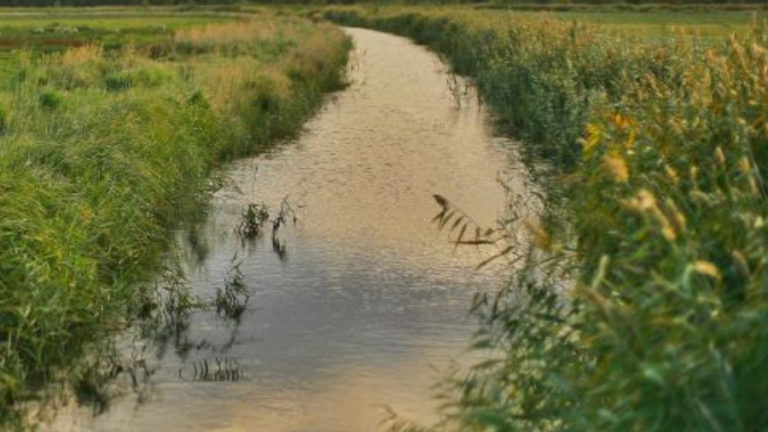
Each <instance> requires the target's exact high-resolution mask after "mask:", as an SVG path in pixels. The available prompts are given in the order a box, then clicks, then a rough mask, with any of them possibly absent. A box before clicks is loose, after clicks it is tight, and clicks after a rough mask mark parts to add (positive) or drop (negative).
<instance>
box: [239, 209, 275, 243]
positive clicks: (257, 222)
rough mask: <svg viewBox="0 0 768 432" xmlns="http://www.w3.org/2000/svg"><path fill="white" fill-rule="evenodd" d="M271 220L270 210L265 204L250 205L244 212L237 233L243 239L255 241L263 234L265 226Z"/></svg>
mask: <svg viewBox="0 0 768 432" xmlns="http://www.w3.org/2000/svg"><path fill="white" fill-rule="evenodd" d="M268 220H269V209H268V208H267V206H266V205H265V204H255V203H251V204H248V206H247V207H246V209H245V210H244V211H243V213H242V216H241V219H240V225H238V227H237V233H238V234H239V235H240V237H241V238H243V239H254V238H256V237H259V236H260V235H261V234H262V232H263V227H264V224H265V223H266V222H267V221H268Z"/></svg>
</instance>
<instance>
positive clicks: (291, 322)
mask: <svg viewBox="0 0 768 432" xmlns="http://www.w3.org/2000/svg"><path fill="white" fill-rule="evenodd" d="M347 32H348V33H349V34H350V35H351V36H352V38H353V39H354V42H355V45H356V48H355V54H354V56H353V62H352V68H351V72H350V79H351V85H350V87H349V88H348V89H346V90H345V91H343V92H341V93H339V94H337V95H335V96H334V97H333V98H332V99H331V100H330V101H329V102H328V103H327V104H326V106H325V107H324V108H323V109H322V110H321V111H320V112H319V113H318V114H317V115H316V117H315V118H314V119H313V120H311V121H310V122H308V124H307V125H306V130H305V131H304V133H302V134H301V136H300V137H299V138H298V139H296V140H295V141H292V142H289V143H285V144H284V145H281V146H279V148H277V149H275V150H274V151H273V152H271V153H269V154H265V155H262V156H259V157H256V158H253V159H246V160H242V161H239V162H237V163H234V164H232V165H231V166H230V167H229V168H228V170H227V175H228V177H229V178H230V179H231V180H230V181H229V182H228V184H227V185H226V186H225V187H224V188H222V189H221V190H219V191H218V192H217V193H216V194H215V196H214V198H213V207H212V210H211V213H210V216H209V218H208V221H207V222H206V223H205V224H203V225H202V226H201V227H199V229H198V230H196V231H194V232H181V233H179V244H180V246H181V250H182V254H181V255H182V260H181V261H182V264H183V266H184V268H185V270H186V273H187V278H188V279H189V284H190V286H191V289H192V292H193V293H194V294H195V295H197V296H199V297H200V298H203V299H211V298H213V297H214V296H215V293H216V291H217V289H222V287H223V284H224V281H225V280H227V279H228V278H229V279H231V278H232V277H233V275H235V274H237V272H238V269H239V272H241V274H242V282H243V283H244V284H245V286H246V287H247V290H248V293H249V294H250V298H249V299H248V303H247V304H248V308H247V310H246V312H245V313H244V314H243V316H242V317H241V319H240V320H239V322H235V321H233V320H226V319H221V318H219V317H217V316H216V314H215V312H213V311H198V312H195V313H193V315H192V316H191V322H190V327H189V329H188V331H186V332H184V333H183V334H182V335H181V336H180V337H179V338H178V340H175V341H173V340H171V341H169V342H168V343H167V344H165V345H161V346H158V345H157V344H156V343H154V342H146V344H145V346H146V351H145V354H144V355H145V356H146V358H147V363H149V364H150V365H152V367H157V368H158V369H157V371H156V373H155V374H154V375H153V377H152V380H151V383H152V391H151V392H150V396H149V398H148V399H146V400H143V401H142V403H139V402H137V400H136V398H135V397H124V398H121V399H118V400H117V401H115V402H114V403H113V406H112V407H111V409H110V410H109V411H108V412H107V413H106V414H104V415H101V416H98V417H96V418H95V419H91V418H89V417H88V416H87V415H85V414H77V415H72V416H69V417H66V416H64V418H65V420H60V421H65V422H68V423H69V424H70V425H72V426H73V428H74V429H77V430H93V431H126V432H127V431H163V432H174V431H179V432H181V431H184V432H196V431H233V432H234V431H264V432H289V431H307V432H309V431H318V432H320V431H325V432H360V431H372V430H376V429H377V427H379V426H378V423H379V421H380V420H381V419H382V418H384V417H385V416H386V415H385V411H384V408H383V407H384V406H385V405H388V406H391V407H392V409H394V410H395V411H396V412H398V413H399V414H400V415H402V416H403V417H405V418H410V419H413V420H416V421H422V422H429V421H431V420H433V419H434V407H435V403H434V402H433V401H432V400H431V399H430V395H431V394H432V391H431V390H430V387H431V386H432V384H434V382H435V380H436V379H437V378H438V377H439V376H440V375H439V373H437V372H435V370H434V368H436V369H437V370H445V369H446V368H447V367H448V366H449V365H450V364H451V362H452V361H453V360H456V359H458V360H461V358H462V355H463V354H462V353H463V352H464V350H465V348H466V346H467V344H468V341H469V337H470V335H471V333H472V330H473V325H472V322H471V320H470V319H467V317H466V315H467V310H468V306H469V303H470V299H471V297H472V295H473V294H474V293H475V291H476V290H478V289H492V288H493V287H495V286H497V285H498V283H500V281H501V280H502V278H503V275H502V274H500V273H499V271H498V270H494V269H488V270H485V271H481V272H475V271H473V268H474V266H475V265H476V264H477V263H478V262H480V261H481V260H482V259H483V256H484V255H483V253H482V252H478V251H475V250H473V249H469V248H459V249H458V250H454V249H453V248H452V247H451V245H450V244H449V243H448V240H447V237H446V235H445V233H439V232H438V229H437V227H436V226H435V225H434V224H432V223H430V220H431V219H432V217H433V216H434V215H435V214H436V213H437V212H438V210H439V208H438V206H437V205H436V204H435V201H434V200H433V198H432V195H433V194H436V193H437V194H441V195H444V196H446V197H448V198H449V199H450V200H451V201H452V202H453V203H455V204H456V205H458V206H460V207H461V208H463V209H465V210H466V211H467V212H468V213H470V214H471V215H472V217H473V218H474V220H475V221H476V222H477V223H479V224H481V225H491V224H492V223H493V222H494V220H495V219H496V218H497V217H498V215H499V214H500V212H502V211H503V209H504V207H505V192H504V189H503V188H502V187H501V185H500V184H499V181H498V180H499V178H502V179H503V180H504V181H505V182H506V183H507V184H508V185H509V186H511V187H512V188H513V189H520V188H522V183H521V180H520V176H519V172H518V171H516V170H519V169H520V164H519V163H517V162H516V160H515V159H514V152H513V151H512V150H511V149H512V148H513V147H514V146H513V145H512V143H510V142H509V141H508V140H506V139H504V138H498V137H494V136H493V134H492V132H491V129H490V127H489V125H488V116H487V114H486V112H485V111H484V109H483V108H482V107H481V106H479V105H478V102H477V100H476V97H475V94H474V92H473V91H472V89H471V88H469V87H468V86H467V85H466V83H465V82H464V81H463V80H462V79H460V78H456V77H454V76H452V75H451V74H450V73H449V72H448V70H447V68H446V67H445V66H444V65H443V64H442V63H441V61H440V60H439V59H438V58H437V56H435V55H434V54H432V53H430V52H428V51H427V50H425V49H424V48H422V47H419V46H416V45H414V44H413V43H411V42H409V41H408V40H406V39H403V38H399V37H395V36H391V35H386V34H383V33H378V32H374V31H369V30H362V29H347ZM284 200H286V202H288V203H289V204H290V206H291V207H292V208H293V209H294V211H295V216H296V222H295V224H293V223H291V224H289V225H288V226H287V227H286V228H283V229H281V230H280V239H281V242H282V243H283V244H284V245H285V247H286V251H285V255H284V256H282V257H281V256H279V255H278V254H276V253H275V252H274V250H273V245H272V242H271V241H270V239H269V235H266V236H265V237H264V238H263V239H261V240H259V241H256V242H250V243H245V244H244V243H243V242H242V241H241V240H240V239H239V238H238V236H237V235H236V234H235V227H236V226H237V225H238V223H239V221H240V215H241V213H242V211H243V209H244V208H245V207H246V206H247V205H248V204H249V203H264V204H266V205H267V206H269V208H270V209H271V211H272V214H273V216H274V214H275V212H276V210H277V209H279V208H280V205H281V202H283V201H284ZM190 240H192V241H190ZM193 246H194V247H193ZM217 358H218V361H219V362H223V361H225V360H226V361H234V362H236V364H237V368H238V373H239V375H238V376H237V377H236V378H237V379H236V380H226V381H218V380H207V381H199V380H195V379H194V378H195V371H196V370H197V368H198V367H202V366H200V365H202V364H203V362H207V363H208V364H209V365H211V366H210V367H211V368H212V369H213V368H214V366H213V365H214V364H215V363H216V361H217Z"/></svg>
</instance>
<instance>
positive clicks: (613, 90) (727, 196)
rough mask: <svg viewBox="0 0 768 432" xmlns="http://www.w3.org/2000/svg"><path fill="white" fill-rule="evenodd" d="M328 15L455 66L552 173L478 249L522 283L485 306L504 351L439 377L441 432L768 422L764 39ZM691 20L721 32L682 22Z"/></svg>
mask: <svg viewBox="0 0 768 432" xmlns="http://www.w3.org/2000/svg"><path fill="white" fill-rule="evenodd" d="M325 16H326V17H328V18H330V19H333V20H335V21H336V22H341V23H345V24H348V25H358V26H365V27H372V28H377V29H382V30H386V31H390V32H394V33H398V34H402V35H406V36H409V37H412V38H414V39H415V40H417V41H419V42H421V43H425V44H427V45H429V46H430V47H431V48H432V49H434V50H436V51H438V52H440V53H441V54H443V55H444V56H445V57H446V58H447V59H448V60H449V61H450V62H451V63H452V64H453V66H454V69H455V70H456V71H457V72H459V73H463V74H467V75H469V76H472V77H473V78H474V80H475V83H476V84H477V86H478V88H479V89H480V91H481V92H482V93H483V95H484V98H485V101H486V102H487V104H488V105H489V106H490V107H491V108H492V110H493V111H494V113H495V116H496V117H497V120H498V124H499V126H500V127H501V128H503V129H504V130H507V131H509V132H511V133H513V134H515V135H517V136H519V137H522V138H523V139H524V150H525V151H526V153H527V154H528V155H529V157H530V159H531V160H532V161H535V162H536V161H537V162H543V163H532V164H530V166H531V168H532V169H534V168H536V170H537V171H538V174H540V176H539V178H540V179H541V184H542V186H544V187H545V189H546V196H547V209H546V211H545V212H544V213H543V214H542V216H541V218H540V220H532V221H526V222H525V223H520V221H517V220H516V219H515V218H512V217H511V216H510V217H511V219H510V220H505V221H502V225H501V226H500V227H499V228H497V229H496V230H495V231H494V233H493V234H492V235H491V236H489V237H485V238H481V239H479V240H480V241H488V242H491V243H493V244H494V245H495V246H496V247H498V249H499V251H500V255H501V257H504V258H507V259H509V260H510V262H514V263H516V264H514V265H515V269H516V271H515V275H514V277H513V278H511V280H510V281H509V284H508V285H507V286H505V287H503V288H502V289H500V290H499V291H498V293H496V294H495V295H490V296H481V297H478V299H477V302H476V304H475V305H474V308H473V310H474V313H475V314H476V316H478V317H479V318H480V321H481V325H480V328H479V330H478V333H477V340H476V344H475V346H476V347H478V348H481V349H484V350H485V349H490V350H491V351H492V352H493V353H494V354H495V355H494V358H493V360H489V361H487V362H483V363H481V364H478V365H476V366H475V367H474V368H473V369H471V370H470V371H467V373H466V374H463V375H456V376H454V377H452V379H450V380H449V381H447V382H446V383H445V392H444V393H443V394H442V397H444V398H445V401H444V402H445V404H444V410H443V414H444V415H445V420H446V423H443V424H441V425H438V426H436V427H435V428H434V429H435V430H493V431H525V432H532V431H542V432H553V431H568V432H570V431H579V432H581V431H616V432H626V431H638V432H640V431H643V432H645V431H690V432H704V431H712V432H715V431H728V432H748V431H749V432H753V431H754V432H756V431H763V430H766V429H767V428H768V414H767V413H768V411H767V410H766V402H765V401H766V400H768V368H766V367H765V364H766V361H768V222H766V221H768V201H767V200H766V194H767V193H768V186H767V185H766V180H765V179H766V176H768V91H767V90H766V89H768V73H767V71H768V32H767V31H766V28H765V27H763V26H761V25H758V26H755V27H752V28H750V27H747V26H746V25H745V26H743V27H740V28H739V31H738V32H736V33H737V34H736V35H734V36H733V37H732V38H729V37H726V36H725V35H722V36H715V37H706V38H704V37H701V36H697V35H696V34H695V32H694V34H691V35H677V36H672V35H671V34H670V37H659V35H660V34H661V35H662V36H667V30H666V29H664V28H661V29H659V28H658V27H655V24H653V21H654V20H657V19H658V20H662V18H661V16H660V15H653V14H651V15H649V16H643V18H646V19H647V22H641V23H637V24H635V27H631V28H630V30H631V31H630V32H625V31H623V30H622V29H624V28H625V27H623V26H619V25H617V24H618V23H626V22H627V20H628V21H629V22H634V21H633V20H635V18H632V16H631V15H622V14H620V15H616V16H608V15H606V16H605V17H604V18H605V23H602V24H601V23H598V24H594V16H595V15H593V14H589V15H587V16H586V17H587V18H585V19H584V20H578V19H577V20H576V22H573V20H570V19H562V17H563V15H559V14H554V15H553V16H552V17H547V16H546V15H541V14H530V13H528V12H526V13H515V12H503V13H502V12H498V11H485V10H484V11H475V10H471V9H469V8H461V7H449V8H426V7H422V8H418V7H394V6H393V7H383V6H379V7H347V8H331V9H326V10H325ZM698 17H701V20H702V22H704V23H706V22H707V21H708V20H711V19H712V18H711V15H707V14H705V15H696V14H690V15H683V16H678V17H677V18H678V19H679V18H685V20H686V22H687V23H688V24H686V25H689V26H691V27H696V26H697V25H698V24H696V22H697V21H696V20H697V18H698ZM585 21H587V22H585ZM649 22H650V23H649ZM664 25H667V24H664ZM702 25H707V24H702ZM638 28H639V29H643V28H646V29H648V30H647V32H649V33H653V32H657V33H655V34H650V35H649V34H642V36H641V37H638V36H637V35H636V34H634V33H635V32H636V30H637V29H638ZM658 32H661V33H658ZM641 33H643V31H641ZM649 36H651V37H649ZM542 167H546V168H544V169H543V168H542ZM542 171H543V172H542ZM541 174H545V175H541ZM442 205H443V206H444V210H445V212H444V214H455V213H452V212H451V211H450V210H452V209H451V208H450V204H449V203H442ZM516 205H520V204H519V203H515V202H513V203H511V207H512V209H511V210H515V206H516ZM465 210H469V211H471V209H465ZM511 214H515V213H514V212H511ZM517 214H519V212H518V213H517ZM525 227H527V230H526V228H525ZM526 232H528V234H527V235H525V233H526ZM394 429H395V430H412V429H415V428H414V427H413V426H411V425H409V424H407V423H403V422H398V423H396V424H394Z"/></svg>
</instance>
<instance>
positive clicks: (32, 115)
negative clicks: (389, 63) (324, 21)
mask: <svg viewBox="0 0 768 432" xmlns="http://www.w3.org/2000/svg"><path fill="white" fill-rule="evenodd" d="M80 18H82V17H80ZM168 22H169V23H170V25H172V26H176V27H177V29H176V30H168V29H166V28H162V29H159V30H157V31H156V34H155V37H151V33H152V31H148V32H144V33H141V34H142V35H143V37H142V39H141V41H142V43H141V44H138V45H132V44H122V45H121V44H116V45H114V46H112V47H111V48H107V47H105V45H104V44H103V43H100V42H99V40H100V39H98V38H96V40H95V41H91V42H88V43H84V44H81V45H80V46H77V47H72V48H69V49H66V50H61V49H59V52H54V53H47V54H46V53H44V52H42V51H40V50H38V49H32V50H24V51H21V52H18V53H17V54H12V55H7V56H5V59H4V60H3V61H4V62H10V64H11V67H7V68H4V70H5V73H4V75H3V82H2V83H1V87H0V134H1V135H0V340H2V344H1V345H0V425H8V424H10V423H9V422H13V421H16V420H18V415H19V413H18V412H17V410H16V409H17V408H18V406H19V402H21V401H23V400H25V399H27V398H30V397H32V396H34V395H35V394H36V391H37V390H39V388H40V384H41V383H43V382H51V381H64V382H73V383H75V384H77V381H78V380H79V379H81V378H82V377H79V376H78V375H77V374H78V370H77V369H76V368H72V367H71V366H72V363H73V362H74V361H75V360H76V359H77V358H79V357H80V356H81V354H82V353H83V352H84V351H85V349H84V345H85V344H87V343H90V342H93V341H94V340H97V339H98V338H99V336H100V335H104V334H107V333H109V332H110V331H112V330H114V329H116V328H119V327H120V326H121V323H122V322H124V319H125V318H126V317H128V316H129V315H130V313H131V311H132V310H134V309H135V307H136V306H137V301H138V293H139V291H137V290H136V284H137V283H140V282H143V281H146V280H147V278H148V277H150V276H151V274H152V272H153V271H155V270H156V269H157V261H158V258H159V254H160V253H161V252H162V251H163V249H164V248H166V247H167V245H168V238H169V235H168V229H169V228H171V227H173V226H174V224H176V223H177V221H178V220H179V219H180V218H182V217H183V215H184V213H185V209H189V208H190V206H194V205H196V203H197V202H198V200H197V199H195V198H191V197H199V196H200V194H201V191H202V189H203V188H204V187H205V185H206V182H207V178H208V176H209V173H210V170H211V168H212V167H214V166H215V165H216V164H217V163H218V162H220V161H224V160H227V159H230V158H233V157H236V156H241V155H245V154H249V153H253V152H255V151H257V150H259V149H260V148H263V147H264V146H265V145H267V144H269V143H270V142H272V141H273V140H274V139H275V138H279V137H283V136H286V135H289V134H292V133H294V132H295V131H296V130H297V129H298V128H299V126H300V125H301V123H302V121H303V120H304V119H305V118H306V117H307V116H308V115H309V114H310V113H311V112H312V111H313V109H314V108H315V107H316V106H317V105H318V104H319V102H320V100H321V97H322V95H323V92H325V91H328V90H333V89H336V88H339V86H340V85H341V70H342V66H343V65H344V63H345V61H346V56H347V50H348V45H349V43H348V40H347V38H346V36H344V35H343V33H342V32H340V31H339V30H337V29H335V28H333V27H332V26H329V25H319V24H312V23H310V22H309V21H306V20H300V19H296V18H289V17H277V16H274V15H271V14H266V15H262V16H257V17H254V18H251V19H248V20H237V21H231V20H230V21H227V22H222V23H213V24H209V25H204V26H203V25H199V24H200V23H196V22H195V21H194V20H193V21H192V22H190V21H189V18H182V19H181V21H179V20H176V21H174V20H173V19H168ZM2 24H3V23H0V25H2ZM18 24H19V23H18V22H17V21H14V26H16V27H18ZM110 24H114V20H113V21H111V22H110V23H108V24H107V26H109V25H110ZM34 25H35V24H34V20H33V24H32V26H31V27H32V28H30V29H28V31H30V32H33V33H34V32H35V30H34ZM57 25H58V26H61V25H62V24H61V23H59V24H57ZM145 25H148V26H152V28H155V27H154V23H153V22H152V20H151V19H148V21H147V23H146V24H145ZM91 26H92V27H93V26H96V27H98V26H99V23H98V21H94V22H93V23H91ZM57 29H58V27H57ZM91 30H92V34H95V35H101V34H102V33H100V32H98V31H93V28H91ZM17 31H20V30H18V29H17ZM46 31H47V30H46ZM51 31H57V30H56V29H53V30H51ZM60 48H61V47H60ZM0 427H2V426H0Z"/></svg>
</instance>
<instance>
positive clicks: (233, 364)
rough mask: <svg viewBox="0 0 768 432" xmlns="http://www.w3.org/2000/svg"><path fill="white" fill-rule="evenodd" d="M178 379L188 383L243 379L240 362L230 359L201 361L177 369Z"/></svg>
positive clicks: (220, 358) (218, 358) (221, 358)
mask: <svg viewBox="0 0 768 432" xmlns="http://www.w3.org/2000/svg"><path fill="white" fill-rule="evenodd" d="M179 378H181V379H184V380H188V381H204V382H206V381H217V382H222V381H240V380H242V379H244V378H245V375H244V374H243V370H242V367H241V366H240V362H239V361H238V360H237V359H235V358H231V357H214V358H212V359H202V360H198V361H195V362H192V364H190V365H187V366H185V367H182V368H181V369H179Z"/></svg>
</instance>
